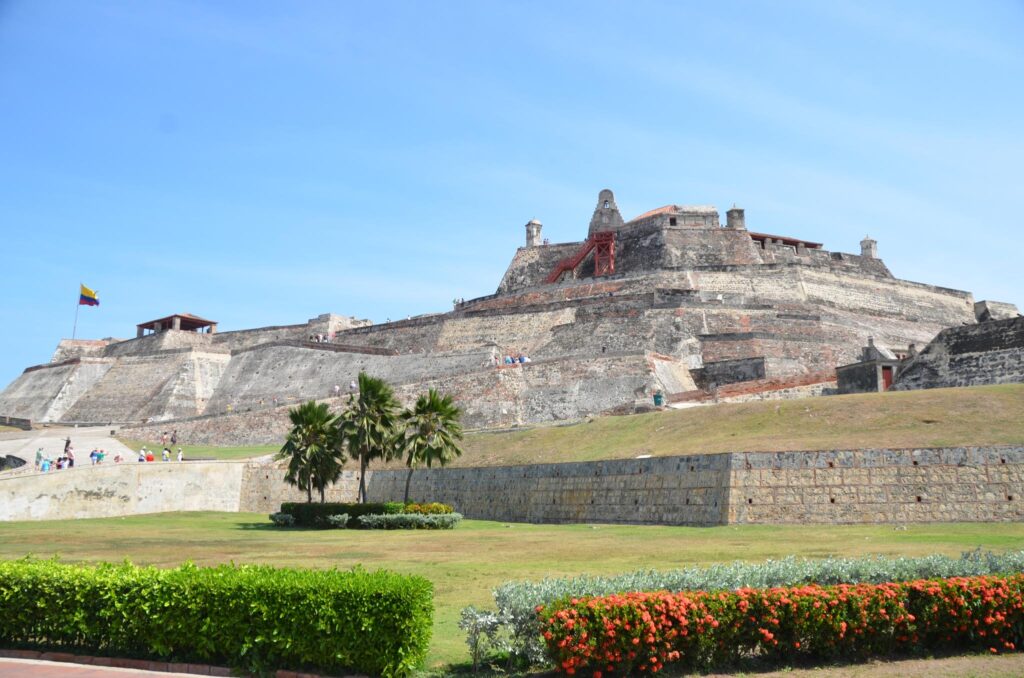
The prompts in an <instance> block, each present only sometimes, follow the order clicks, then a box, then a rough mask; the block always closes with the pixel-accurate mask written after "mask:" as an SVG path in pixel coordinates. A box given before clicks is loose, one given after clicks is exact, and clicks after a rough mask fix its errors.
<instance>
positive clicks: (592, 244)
mask: <svg viewBox="0 0 1024 678" xmlns="http://www.w3.org/2000/svg"><path fill="white" fill-rule="evenodd" d="M591 252H593V253H594V275H595V276H598V275H611V274H612V273H615V231H601V232H600V233H595V234H594V235H592V236H590V237H589V238H587V239H586V241H584V243H583V246H582V247H580V249H579V250H578V251H577V252H576V254H574V255H572V256H571V257H567V258H565V259H562V260H561V261H559V262H558V263H557V264H555V268H554V270H552V271H551V273H550V274H548V277H547V278H545V279H544V282H545V283H555V282H558V281H559V279H561V277H562V274H563V273H570V272H571V273H573V274H575V272H576V269H577V268H579V265H580V264H582V263H583V260H584V259H586V258H587V255H588V254H590V253H591Z"/></svg>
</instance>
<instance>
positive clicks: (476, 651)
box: [459, 605, 509, 672]
mask: <svg viewBox="0 0 1024 678" xmlns="http://www.w3.org/2000/svg"><path fill="white" fill-rule="evenodd" d="M505 625H506V624H505V621H504V620H503V619H502V618H501V617H500V616H499V615H498V614H497V613H496V612H488V611H487V610H478V609H476V608H475V607H473V606H472V605H470V606H469V607H466V608H463V609H462V614H461V616H460V617H459V628H460V629H462V630H463V631H464V632H465V633H466V644H467V645H469V656H470V657H471V658H472V659H473V671H474V672H476V670H477V669H478V668H480V662H481V660H483V659H484V658H485V657H486V656H488V655H489V654H494V653H496V652H507V651H508V649H509V645H508V641H507V640H506V638H505V636H504V634H503V633H502V630H503V627H504V626H505Z"/></svg>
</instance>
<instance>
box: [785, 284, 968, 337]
mask: <svg viewBox="0 0 1024 678" xmlns="http://www.w3.org/2000/svg"><path fill="white" fill-rule="evenodd" d="M801 277H802V282H803V287H804V289H805V290H806V298H807V299H808V300H809V301H812V302H825V303H828V304H830V305H834V306H836V307H838V308H841V309H844V310H851V311H860V312H866V313H871V314H876V315H886V316H891V317H896V318H901V317H906V318H913V319H915V320H917V321H919V322H922V323H930V324H934V325H936V326H937V327H936V330H937V329H938V328H939V327H948V326H950V325H954V324H959V323H961V322H973V321H974V299H973V297H972V296H971V295H970V294H969V293H967V292H959V291H955V290H946V289H942V288H938V287H931V286H928V285H918V284H915V283H908V282H904V281H902V280H891V281H890V280H881V279H878V278H859V277H857V276H851V275H843V274H838V273H825V272H824V271H814V270H805V271H802V276H801Z"/></svg>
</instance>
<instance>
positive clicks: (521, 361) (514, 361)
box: [494, 353, 533, 366]
mask: <svg viewBox="0 0 1024 678" xmlns="http://www.w3.org/2000/svg"><path fill="white" fill-rule="evenodd" d="M529 362H533V361H532V360H530V356H528V355H526V354H525V353H519V354H517V355H507V356H505V360H504V364H506V365H525V364H526V363H529ZM494 364H495V366H498V365H501V364H502V362H501V360H500V359H499V358H498V356H494Z"/></svg>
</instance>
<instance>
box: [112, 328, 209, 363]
mask: <svg viewBox="0 0 1024 678" xmlns="http://www.w3.org/2000/svg"><path fill="white" fill-rule="evenodd" d="M214 336H215V335H212V334H200V333H198V332H185V331H182V330H168V331H166V332H158V333H156V334H149V335H146V336H144V337H136V338H135V339H128V340H126V341H121V342H118V343H116V344H110V345H109V346H107V348H106V349H105V350H104V351H103V356H104V357H106V358H124V357H128V356H150V355H153V354H154V353H158V352H160V351H180V350H183V349H199V350H204V351H214V350H216V349H213V348H212V344H213V337H214Z"/></svg>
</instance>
